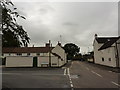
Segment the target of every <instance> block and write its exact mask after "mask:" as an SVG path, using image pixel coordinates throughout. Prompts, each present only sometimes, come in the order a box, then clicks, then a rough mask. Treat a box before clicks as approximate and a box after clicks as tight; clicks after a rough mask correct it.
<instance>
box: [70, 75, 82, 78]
mask: <svg viewBox="0 0 120 90" xmlns="http://www.w3.org/2000/svg"><path fill="white" fill-rule="evenodd" d="M79 76H80V75H71V78H78V77H79Z"/></svg>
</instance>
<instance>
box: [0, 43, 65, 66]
mask: <svg viewBox="0 0 120 90" xmlns="http://www.w3.org/2000/svg"><path fill="white" fill-rule="evenodd" d="M2 52H3V56H4V57H5V58H6V67H61V66H63V65H64V64H66V63H67V61H66V53H65V50H64V49H63V48H62V46H61V44H60V43H59V42H58V44H57V45H56V46H55V47H52V46H51V44H50V43H46V46H45V47H13V48H3V51H2Z"/></svg>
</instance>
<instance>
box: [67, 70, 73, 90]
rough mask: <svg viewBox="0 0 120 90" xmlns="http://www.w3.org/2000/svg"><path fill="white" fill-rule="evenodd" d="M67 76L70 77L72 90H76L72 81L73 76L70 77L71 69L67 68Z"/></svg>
mask: <svg viewBox="0 0 120 90" xmlns="http://www.w3.org/2000/svg"><path fill="white" fill-rule="evenodd" d="M67 75H68V76H69V81H70V86H71V90H74V88H73V82H72V79H71V76H70V69H69V68H67Z"/></svg>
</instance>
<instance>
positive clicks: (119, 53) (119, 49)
mask: <svg viewBox="0 0 120 90" xmlns="http://www.w3.org/2000/svg"><path fill="white" fill-rule="evenodd" d="M117 43H118V44H117V49H118V56H119V67H120V39H119V40H118V41H117Z"/></svg>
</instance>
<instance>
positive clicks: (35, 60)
mask: <svg viewBox="0 0 120 90" xmlns="http://www.w3.org/2000/svg"><path fill="white" fill-rule="evenodd" d="M33 67H37V57H33Z"/></svg>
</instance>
